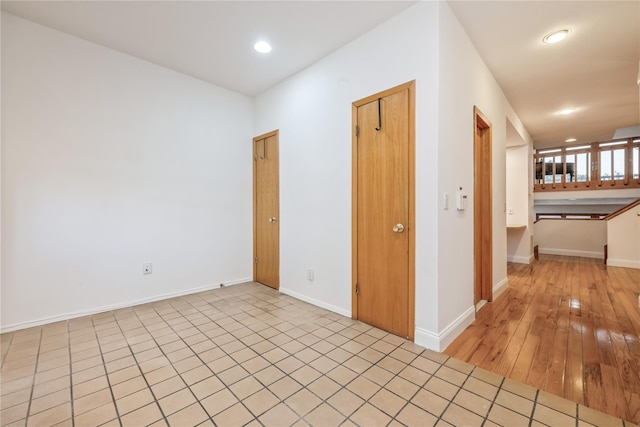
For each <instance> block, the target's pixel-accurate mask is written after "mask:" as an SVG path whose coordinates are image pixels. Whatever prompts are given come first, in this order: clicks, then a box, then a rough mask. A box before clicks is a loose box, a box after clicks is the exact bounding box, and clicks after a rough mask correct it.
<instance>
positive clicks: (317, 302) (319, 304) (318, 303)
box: [280, 288, 351, 317]
mask: <svg viewBox="0 0 640 427" xmlns="http://www.w3.org/2000/svg"><path fill="white" fill-rule="evenodd" d="M280 292H281V293H283V294H285V295H289V296H291V297H294V298H296V299H299V300H301V301H304V302H308V303H309V304H313V305H315V306H317V307H320V308H324V309H325V310H329V311H333V312H334V313H338V314H340V315H342V316H345V317H351V311H350V310H345V309H343V308H340V307H338V306H335V305H331V304H327V303H326V302H324V301H320V300H318V299H315V298H311V297H308V296H306V295H302V294H300V293H298V292H295V291H292V290H291V289H287V288H280Z"/></svg>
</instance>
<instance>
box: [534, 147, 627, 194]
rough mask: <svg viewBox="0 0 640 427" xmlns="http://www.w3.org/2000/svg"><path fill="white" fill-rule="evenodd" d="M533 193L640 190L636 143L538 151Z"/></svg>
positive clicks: (535, 160)
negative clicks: (607, 189)
mask: <svg viewBox="0 0 640 427" xmlns="http://www.w3.org/2000/svg"><path fill="white" fill-rule="evenodd" d="M534 183H535V185H534V189H535V191H554V190H583V189H584V190H586V189H604V188H638V187H640V139H633V140H631V139H624V140H617V141H608V142H600V143H593V144H588V145H584V144H583V145H574V146H569V147H560V148H553V149H546V150H541V151H538V152H537V153H536V154H535V155H534Z"/></svg>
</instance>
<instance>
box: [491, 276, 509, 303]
mask: <svg viewBox="0 0 640 427" xmlns="http://www.w3.org/2000/svg"><path fill="white" fill-rule="evenodd" d="M508 284H509V278H508V277H505V278H504V279H502V280H501V281H499V282H498V283H496V284H495V285H494V286H493V299H494V300H495V299H496V298H498V297H499V296H500V295H502V293H503V292H504V291H506V290H507V285H508Z"/></svg>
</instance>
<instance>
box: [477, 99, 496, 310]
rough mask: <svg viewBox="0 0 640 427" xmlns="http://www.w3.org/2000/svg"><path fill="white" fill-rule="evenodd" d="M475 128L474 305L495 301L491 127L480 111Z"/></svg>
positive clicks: (478, 111)
mask: <svg viewBox="0 0 640 427" xmlns="http://www.w3.org/2000/svg"><path fill="white" fill-rule="evenodd" d="M473 117H474V120H473V124H474V138H473V140H474V190H473V193H474V196H473V200H474V202H473V213H474V215H473V216H474V220H473V227H474V236H473V240H474V244H473V246H474V292H473V294H474V295H473V303H474V305H476V306H477V307H480V306H478V305H477V304H478V303H479V302H480V301H492V300H493V241H492V239H493V232H492V221H493V219H492V216H493V215H492V207H491V206H492V199H493V197H492V184H491V123H490V122H489V121H488V120H487V118H486V117H485V116H484V115H483V114H482V112H480V110H479V109H478V108H477V107H474V111H473Z"/></svg>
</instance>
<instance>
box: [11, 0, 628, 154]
mask: <svg viewBox="0 0 640 427" xmlns="http://www.w3.org/2000/svg"><path fill="white" fill-rule="evenodd" d="M413 3H415V2H413V1H397V0H395V1H362V0H361V1H281V2H276V1H267V0H262V1H49V0H48V1H4V0H3V1H2V10H4V11H6V12H9V13H12V14H14V15H17V16H20V17H23V18H25V19H29V20H32V21H35V22H38V23H40V24H43V25H47V26H49V27H52V28H55V29H58V30H60V31H64V32H67V33H70V34H73V35H75V36H78V37H81V38H84V39H87V40H89V41H92V42H95V43H98V44H101V45H103V46H106V47H109V48H112V49H115V50H118V51H121V52H124V53H127V54H130V55H133V56H136V57H139V58H142V59H144V60H147V61H150V62H153V63H156V64H158V65H162V66H165V67H167V68H170V69H173V70H175V71H179V72H182V73H184V74H188V75H191V76H193V77H196V78H199V79H202V80H205V81H208V82H211V83H214V84H216V85H219V86H222V87H226V88H228V89H230V90H233V91H236V92H240V93H244V94H246V95H248V96H255V95H257V94H259V93H261V92H263V91H264V90H266V89H268V88H270V87H272V86H274V85H276V84H277V83H279V82H281V81H283V80H284V79H286V78H287V77H289V76H291V75H293V74H295V73H296V72H298V71H300V70H302V69H304V68H305V67H307V66H309V65H311V64H313V63H314V62H316V61H318V60H320V59H321V58H323V57H325V56H326V55H328V54H329V53H331V52H332V51H334V50H336V49H338V48H340V47H341V46H343V45H345V44H347V43H348V42H350V41H351V40H353V39H355V38H357V37H359V36H360V35H362V34H364V33H366V32H367V31H369V30H370V29H372V28H374V27H375V26H377V25H378V24H380V23H382V22H384V21H385V20H387V19H389V18H391V17H392V16H394V15H396V14H398V13H400V12H401V11H402V10H404V9H406V8H407V7H410V6H411V5H412V4H413ZM450 5H451V7H452V9H453V10H454V13H455V14H456V15H457V17H458V19H459V20H460V21H461V23H462V25H463V26H464V27H465V29H466V30H467V32H468V34H469V36H470V38H471V39H472V41H473V43H474V44H475V46H476V48H477V49H478V51H479V52H480V55H481V56H482V57H483V59H484V60H485V62H486V63H487V65H488V67H489V69H490V70H491V72H492V73H493V75H494V76H495V77H496V79H497V81H498V83H499V84H500V86H501V87H502V89H503V90H504V92H505V93H506V95H507V97H508V98H509V100H510V102H511V105H512V106H513V108H514V109H515V111H516V113H517V114H518V115H519V117H520V118H521V119H522V121H523V123H524V125H525V127H526V128H527V130H528V131H529V133H530V134H531V136H532V138H533V139H534V142H535V145H536V147H537V148H543V147H550V146H558V145H562V144H564V142H563V141H564V140H565V139H566V138H568V137H575V138H577V139H578V143H580V142H585V143H586V142H592V141H597V140H607V139H610V138H611V137H612V136H613V132H614V130H615V129H616V128H619V127H628V126H634V125H638V124H639V123H640V108H639V106H640V103H639V99H640V98H639V95H640V91H639V89H638V86H637V85H636V78H637V75H638V71H639V70H638V66H639V62H640V30H639V28H640V2H636V1H612V0H609V1H602V2H598V1H566V2H562V1H548V2H546V1H450ZM561 28H569V29H571V33H570V35H569V37H568V38H567V40H565V41H564V42H562V43H560V44H557V45H544V44H542V43H541V39H542V37H543V36H544V35H545V34H547V33H549V32H551V31H553V30H556V29H561ZM260 38H265V39H267V40H268V41H269V42H270V43H271V44H272V45H273V47H274V49H273V52H272V53H271V54H269V55H260V54H257V53H256V52H254V51H253V49H252V45H253V43H254V42H255V41H256V40H258V39H260ZM568 107H574V108H577V111H576V113H574V114H572V115H570V116H555V115H554V114H553V113H554V112H555V111H558V110H560V109H563V108H568Z"/></svg>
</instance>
